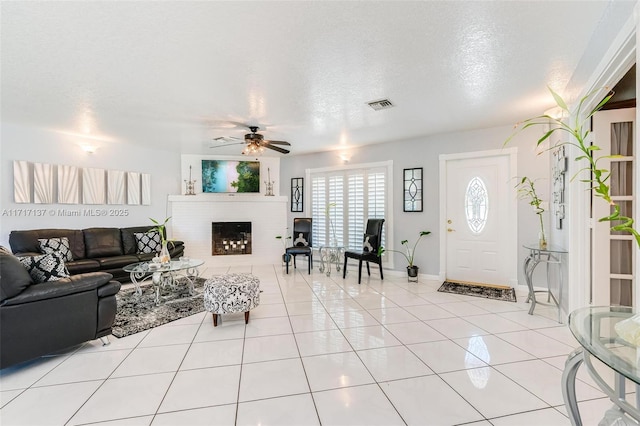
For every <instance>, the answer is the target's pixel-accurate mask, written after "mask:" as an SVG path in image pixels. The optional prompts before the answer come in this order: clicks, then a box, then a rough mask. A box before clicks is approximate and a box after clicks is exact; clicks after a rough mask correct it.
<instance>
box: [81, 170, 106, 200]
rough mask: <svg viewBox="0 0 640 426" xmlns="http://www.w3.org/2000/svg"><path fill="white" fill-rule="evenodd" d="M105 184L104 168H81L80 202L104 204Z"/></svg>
mask: <svg viewBox="0 0 640 426" xmlns="http://www.w3.org/2000/svg"><path fill="white" fill-rule="evenodd" d="M105 184H106V181H105V170H104V169H82V202H83V203H84V204H105V201H106V196H105V195H106V194H105V192H106V191H105Z"/></svg>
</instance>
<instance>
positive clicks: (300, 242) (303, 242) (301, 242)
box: [293, 232, 309, 247]
mask: <svg viewBox="0 0 640 426" xmlns="http://www.w3.org/2000/svg"><path fill="white" fill-rule="evenodd" d="M305 234H306V233H305V232H300V233H298V238H296V239H295V240H293V245H294V246H296V247H306V246H308V245H309V242H308V241H307V239H306V238H305V237H306V235H305Z"/></svg>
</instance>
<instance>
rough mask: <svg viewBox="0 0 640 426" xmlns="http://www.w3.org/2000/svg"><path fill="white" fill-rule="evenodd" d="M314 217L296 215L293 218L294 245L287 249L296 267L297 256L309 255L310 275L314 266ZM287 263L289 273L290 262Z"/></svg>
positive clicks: (286, 252) (286, 251)
mask: <svg viewBox="0 0 640 426" xmlns="http://www.w3.org/2000/svg"><path fill="white" fill-rule="evenodd" d="M311 229H312V219H311V218H310V217H296V218H294V219H293V246H292V247H288V248H287V249H285V251H284V252H285V254H288V255H289V257H293V267H294V268H296V256H297V255H299V254H302V255H305V256H307V264H308V266H309V275H311V267H312V266H313V238H312V235H311V234H312V232H311ZM286 263H287V274H288V273H289V262H286Z"/></svg>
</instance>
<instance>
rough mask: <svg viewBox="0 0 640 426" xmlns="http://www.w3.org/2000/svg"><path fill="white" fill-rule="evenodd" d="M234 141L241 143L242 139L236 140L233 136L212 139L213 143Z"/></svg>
mask: <svg viewBox="0 0 640 426" xmlns="http://www.w3.org/2000/svg"><path fill="white" fill-rule="evenodd" d="M230 139H231V140H234V141H242V140H244V139H242V138H236V137H235V136H220V137H218V138H213V140H214V141H226V140H230Z"/></svg>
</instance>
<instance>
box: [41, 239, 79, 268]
mask: <svg viewBox="0 0 640 426" xmlns="http://www.w3.org/2000/svg"><path fill="white" fill-rule="evenodd" d="M38 242H39V243H40V251H41V252H42V253H59V254H60V256H61V257H62V260H64V261H65V262H71V261H72V260H73V253H72V252H71V247H70V246H69V239H68V238H67V237H59V238H38Z"/></svg>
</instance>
